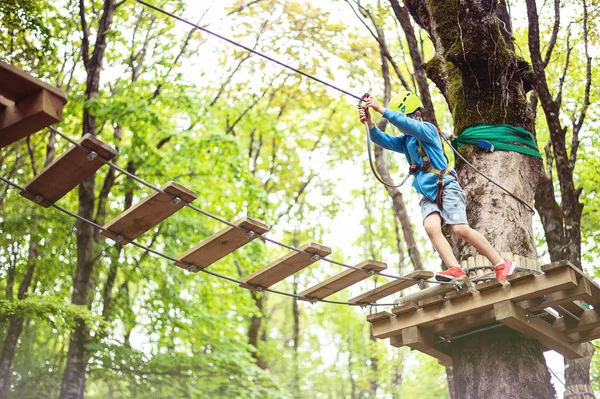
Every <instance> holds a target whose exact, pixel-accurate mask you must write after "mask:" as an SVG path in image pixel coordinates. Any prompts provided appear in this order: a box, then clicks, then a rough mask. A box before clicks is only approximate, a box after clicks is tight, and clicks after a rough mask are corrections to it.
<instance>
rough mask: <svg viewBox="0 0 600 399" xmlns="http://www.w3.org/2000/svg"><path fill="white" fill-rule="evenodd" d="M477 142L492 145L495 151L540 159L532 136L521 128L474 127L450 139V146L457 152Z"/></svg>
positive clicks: (506, 126)
mask: <svg viewBox="0 0 600 399" xmlns="http://www.w3.org/2000/svg"><path fill="white" fill-rule="evenodd" d="M479 141H484V142H487V143H489V144H491V145H493V146H494V149H495V150H502V151H514V152H520V153H521V154H526V155H531V156H534V157H538V158H541V157H542V155H541V154H540V152H539V150H538V148H537V144H536V142H535V138H534V137H533V135H532V134H531V133H529V132H528V131H527V130H525V129H523V128H520V127H517V126H511V125H476V126H471V127H468V128H466V129H465V130H463V132H462V133H461V134H460V135H459V136H458V137H455V138H454V139H452V146H453V147H454V148H455V149H457V150H458V149H459V148H460V147H461V146H463V145H465V144H468V145H474V146H477V145H478V144H479ZM512 143H519V144H523V145H517V144H512Z"/></svg>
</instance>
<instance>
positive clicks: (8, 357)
mask: <svg viewBox="0 0 600 399" xmlns="http://www.w3.org/2000/svg"><path fill="white" fill-rule="evenodd" d="M55 143H56V135H55V133H53V132H50V137H49V139H48V144H47V145H46V158H45V160H44V168H45V167H46V166H48V165H50V164H51V163H52V161H53V160H54V154H55ZM32 162H35V161H34V160H32ZM33 166H34V169H35V165H33ZM37 224H38V218H37V217H34V219H33V221H32V223H31V226H32V227H31V230H30V232H31V233H33V232H34V230H35V228H36V227H37ZM32 239H33V234H32ZM38 255H39V254H38V250H37V243H36V242H35V241H31V242H30V243H29V251H28V257H29V259H28V262H27V265H28V266H27V271H26V272H25V276H24V277H23V280H22V281H21V284H20V285H19V292H18V293H17V299H18V300H20V301H21V300H23V299H25V297H26V296H27V291H29V287H30V286H31V282H32V281H33V273H34V272H35V268H36V266H37V257H38ZM6 288H7V293H9V294H8V295H7V299H8V300H12V282H7V287H6ZM23 323H24V318H23V317H11V318H10V319H9V326H8V330H7V332H6V338H5V340H4V346H3V348H2V353H1V354H0V398H5V397H7V396H8V391H9V389H10V370H11V368H12V361H13V358H14V355H15V350H16V349H17V344H18V342H19V337H20V336H21V333H22V332H23Z"/></svg>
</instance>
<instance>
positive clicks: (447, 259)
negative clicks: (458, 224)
mask: <svg viewBox="0 0 600 399" xmlns="http://www.w3.org/2000/svg"><path fill="white" fill-rule="evenodd" d="M423 227H425V232H427V235H428V236H429V239H430V240H431V243H432V244H433V246H434V247H435V249H436V251H437V252H438V254H439V255H440V258H442V261H443V262H444V264H445V265H446V266H447V267H449V268H450V267H452V266H458V260H457V259H456V257H455V256H454V252H452V247H450V243H449V242H448V240H447V239H446V237H444V235H443V234H442V218H441V217H440V214H439V213H437V212H433V213H430V214H429V215H428V216H427V217H426V218H425V220H424V221H423Z"/></svg>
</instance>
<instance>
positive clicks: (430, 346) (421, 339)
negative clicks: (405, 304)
mask: <svg viewBox="0 0 600 399" xmlns="http://www.w3.org/2000/svg"><path fill="white" fill-rule="evenodd" d="M436 341H437V337H436V336H435V335H433V334H432V333H431V332H429V331H427V330H425V329H423V328H420V327H416V326H414V327H409V328H407V329H404V330H402V343H403V345H404V346H408V347H410V348H412V349H416V350H418V351H420V352H423V353H426V354H428V355H429V356H433V357H435V358H436V359H438V360H439V362H440V363H441V364H442V365H444V366H451V365H452V357H451V356H450V355H448V353H447V351H446V350H445V348H444V345H442V344H436Z"/></svg>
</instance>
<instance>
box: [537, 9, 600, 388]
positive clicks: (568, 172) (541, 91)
mask: <svg viewBox="0 0 600 399" xmlns="http://www.w3.org/2000/svg"><path fill="white" fill-rule="evenodd" d="M554 10H555V22H554V29H553V33H552V37H551V39H550V44H549V45H548V46H547V48H548V50H547V51H546V54H545V56H544V57H543V59H542V54H541V49H540V37H539V23H538V13H537V5H536V3H535V1H533V0H527V19H528V22H529V52H530V55H531V60H532V64H533V79H534V83H535V87H536V93H537V95H538V97H539V100H540V103H541V105H542V109H543V110H544V115H545V117H546V122H547V125H548V130H549V132H550V141H549V143H548V145H547V146H546V148H545V149H546V162H547V163H546V173H543V174H542V178H541V181H540V184H539V185H538V188H537V192H536V196H535V205H536V209H537V210H538V212H539V214H540V218H541V220H542V224H543V226H544V233H545V237H546V243H547V246H548V252H549V254H550V260H551V261H552V262H556V261H559V260H564V259H566V260H568V261H570V262H571V263H573V264H574V265H576V266H577V267H579V268H580V269H581V215H582V212H583V204H582V203H581V202H580V201H579V197H580V195H581V191H582V190H581V188H580V187H576V185H575V181H574V176H573V175H574V170H575V164H576V161H577V149H578V146H579V137H578V136H579V131H580V129H581V127H582V125H583V122H584V119H585V116H586V110H587V107H588V106H589V103H590V87H591V58H590V57H589V54H588V30H587V18H588V14H587V5H586V3H585V2H583V33H584V45H585V55H586V58H587V65H586V66H587V76H586V89H585V94H584V98H583V106H582V109H581V111H580V114H579V116H578V117H577V118H576V117H575V113H573V115H572V132H571V133H572V134H571V148H570V150H571V151H570V154H569V153H568V152H567V145H566V140H567V129H568V128H567V127H566V126H564V125H563V122H562V119H561V114H560V110H561V103H562V87H563V86H562V83H561V84H560V85H559V88H558V93H556V94H555V95H554V96H553V95H552V94H551V92H550V86H549V84H548V81H547V79H546V72H545V67H546V66H547V65H548V62H549V60H550V57H551V55H552V49H553V48H554V43H555V42H556V38H557V34H558V30H559V26H560V1H559V0H555V2H554ZM568 43H569V42H568V39H567V47H569V46H568ZM544 47H546V46H544ZM570 51H571V49H570V48H568V49H567V55H566V59H567V62H566V64H565V67H564V68H565V69H564V75H563V77H564V76H566V72H567V69H568V66H569V63H568V60H569V53H570ZM554 166H556V172H557V173H556V177H557V178H558V182H559V188H560V194H561V195H560V198H561V202H560V205H559V203H558V202H557V201H556V197H555V189H554V184H553V180H554V179H553V177H554V175H553V168H554ZM585 349H586V356H584V357H583V358H581V359H577V360H571V361H569V360H567V359H565V370H566V371H565V380H566V385H567V387H571V388H567V390H565V397H572V398H575V397H582V398H583V397H585V398H590V397H595V395H594V394H593V390H592V387H591V384H590V362H591V358H592V355H593V354H594V346H593V345H591V344H586V345H585ZM573 392H580V393H581V395H572V393H573ZM569 395H571V396H569Z"/></svg>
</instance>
